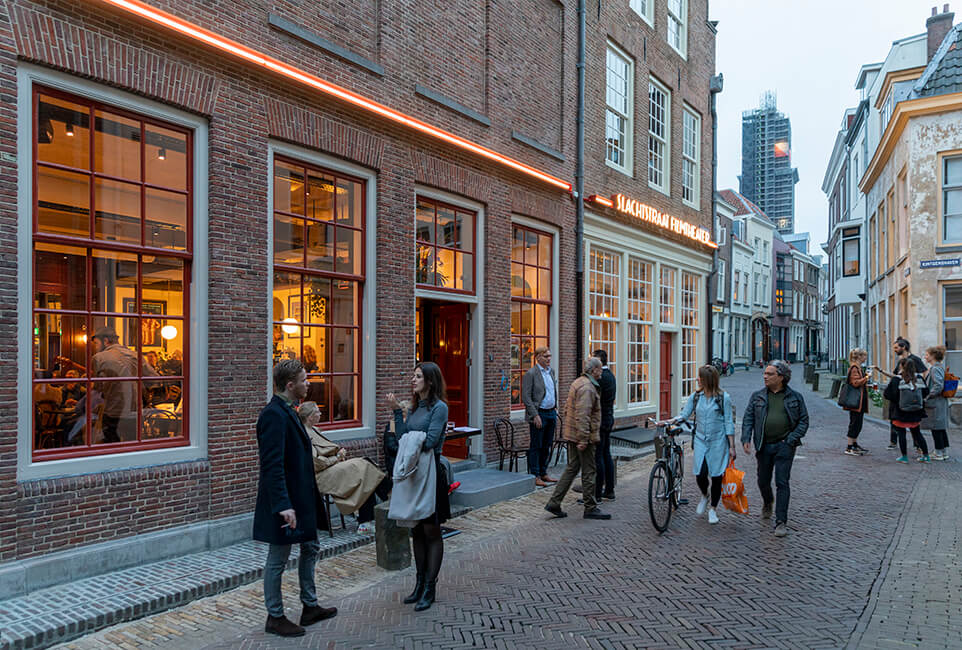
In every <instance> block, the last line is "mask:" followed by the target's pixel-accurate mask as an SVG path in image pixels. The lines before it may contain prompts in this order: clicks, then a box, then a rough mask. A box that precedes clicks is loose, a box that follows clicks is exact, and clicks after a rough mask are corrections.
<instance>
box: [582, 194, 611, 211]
mask: <svg viewBox="0 0 962 650" xmlns="http://www.w3.org/2000/svg"><path fill="white" fill-rule="evenodd" d="M588 200H589V201H591V202H593V203H600V204H601V205H603V206H605V207H607V208H613V207H615V204H614V203H613V202H612V200H611V199H606V198H605V197H603V196H600V195H598V194H592V195H591V196H589V197H588Z"/></svg>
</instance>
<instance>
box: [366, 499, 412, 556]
mask: <svg viewBox="0 0 962 650" xmlns="http://www.w3.org/2000/svg"><path fill="white" fill-rule="evenodd" d="M390 505H391V502H390V501H385V502H384V503H379V504H377V505H376V506H374V543H375V546H376V548H377V565H378V566H379V567H381V568H382V569H387V570H388V571H399V570H400V569H406V568H407V567H409V566H411V542H410V541H409V540H410V531H409V530H408V529H407V528H402V527H400V526H398V525H397V522H396V521H394V520H393V519H389V518H388V516H387V512H388V506H390Z"/></svg>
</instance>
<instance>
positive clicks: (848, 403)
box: [838, 381, 862, 411]
mask: <svg viewBox="0 0 962 650" xmlns="http://www.w3.org/2000/svg"><path fill="white" fill-rule="evenodd" d="M838 405H839V406H841V407H842V408H843V409H845V410H846V411H858V410H859V409H861V408H862V389H861V388H855V387H854V386H852V385H851V384H850V383H848V382H847V381H846V382H845V383H844V384H842V388H841V390H839V392H838Z"/></svg>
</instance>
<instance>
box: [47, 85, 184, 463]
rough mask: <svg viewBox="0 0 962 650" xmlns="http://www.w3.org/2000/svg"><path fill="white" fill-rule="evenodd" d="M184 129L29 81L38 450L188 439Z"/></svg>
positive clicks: (81, 451) (73, 452) (112, 448)
mask: <svg viewBox="0 0 962 650" xmlns="http://www.w3.org/2000/svg"><path fill="white" fill-rule="evenodd" d="M191 152H192V134H191V132H190V131H189V130H186V129H183V128H180V127H177V126H175V125H172V124H167V123H164V122H161V121H158V120H155V119H152V118H148V117H145V116H142V115H137V114H134V113H131V112H129V111H126V110H120V109H118V108H115V107H112V106H107V105H104V104H100V103H98V102H94V101H90V100H87V99H84V98H82V97H77V96H73V95H68V94H65V93H62V92H59V91H54V90H49V89H45V88H42V87H35V88H34V91H33V186H34V192H33V346H32V349H33V355H32V356H33V387H32V388H33V391H32V392H33V399H32V405H33V413H32V416H33V417H32V422H33V456H34V459H35V460H44V459H53V458H64V457H70V456H84V455H97V454H109V453H118V452H124V451H130V450H134V449H141V448H153V447H164V446H176V445H184V444H187V442H188V432H187V411H188V405H189V403H188V394H189V391H188V376H187V373H186V370H187V368H188V365H187V362H188V358H189V350H188V336H187V332H186V327H185V324H186V323H187V322H188V318H189V314H188V304H189V288H190V277H191V271H190V265H191V205H192V201H191V199H192V187H191V179H192V165H193V161H192V154H191Z"/></svg>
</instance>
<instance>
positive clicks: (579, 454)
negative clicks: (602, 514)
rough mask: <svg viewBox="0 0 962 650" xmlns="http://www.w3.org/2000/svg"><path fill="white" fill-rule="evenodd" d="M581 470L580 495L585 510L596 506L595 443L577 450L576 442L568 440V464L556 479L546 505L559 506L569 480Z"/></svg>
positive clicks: (589, 510) (588, 510)
mask: <svg viewBox="0 0 962 650" xmlns="http://www.w3.org/2000/svg"><path fill="white" fill-rule="evenodd" d="M578 472H581V486H582V488H583V490H582V496H584V501H585V512H591V511H592V510H594V509H595V508H597V507H598V503H597V501H595V445H588V446H587V447H585V448H584V450H579V449H578V445H577V443H574V442H570V441H569V442H568V465H567V467H565V471H564V472H563V473H562V474H561V478H559V479H558V484H557V485H556V486H555V488H554V492H553V493H552V494H551V498H550V499H549V500H548V507H549V508H551V509H555V510H556V509H558V508H560V507H561V500H562V499H564V498H565V495H566V494H567V493H568V488H570V487H571V482H572V481H574V480H575V477H576V476H577V475H578Z"/></svg>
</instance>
